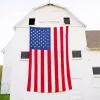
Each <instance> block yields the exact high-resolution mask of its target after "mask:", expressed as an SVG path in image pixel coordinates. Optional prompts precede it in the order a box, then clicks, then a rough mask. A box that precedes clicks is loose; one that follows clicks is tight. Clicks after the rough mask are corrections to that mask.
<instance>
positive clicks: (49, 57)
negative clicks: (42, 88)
mask: <svg viewBox="0 0 100 100" xmlns="http://www.w3.org/2000/svg"><path fill="white" fill-rule="evenodd" d="M47 57H48V60H47V61H48V92H51V91H52V86H51V85H52V81H51V50H48V55H47Z"/></svg>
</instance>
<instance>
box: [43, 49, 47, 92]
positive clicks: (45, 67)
mask: <svg viewBox="0 0 100 100" xmlns="http://www.w3.org/2000/svg"><path fill="white" fill-rule="evenodd" d="M47 67H48V64H47V50H44V91H45V92H48V68H47Z"/></svg>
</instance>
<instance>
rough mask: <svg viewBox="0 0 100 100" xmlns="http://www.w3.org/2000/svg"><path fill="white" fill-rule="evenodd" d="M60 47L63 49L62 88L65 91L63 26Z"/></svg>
mask: <svg viewBox="0 0 100 100" xmlns="http://www.w3.org/2000/svg"><path fill="white" fill-rule="evenodd" d="M60 49H61V75H62V90H63V91H65V90H66V87H65V76H64V75H65V74H64V46H63V27H60Z"/></svg>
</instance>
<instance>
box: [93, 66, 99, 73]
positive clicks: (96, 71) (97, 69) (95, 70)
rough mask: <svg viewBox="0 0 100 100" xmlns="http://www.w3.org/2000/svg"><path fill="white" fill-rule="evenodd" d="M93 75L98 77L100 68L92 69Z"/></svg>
mask: <svg viewBox="0 0 100 100" xmlns="http://www.w3.org/2000/svg"><path fill="white" fill-rule="evenodd" d="M92 70H93V75H100V67H93V68H92Z"/></svg>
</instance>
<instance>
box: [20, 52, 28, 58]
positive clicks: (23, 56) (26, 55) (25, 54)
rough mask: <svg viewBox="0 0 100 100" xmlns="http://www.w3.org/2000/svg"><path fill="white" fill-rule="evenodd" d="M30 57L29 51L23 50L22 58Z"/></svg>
mask: <svg viewBox="0 0 100 100" xmlns="http://www.w3.org/2000/svg"><path fill="white" fill-rule="evenodd" d="M28 58H29V52H21V59H28Z"/></svg>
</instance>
